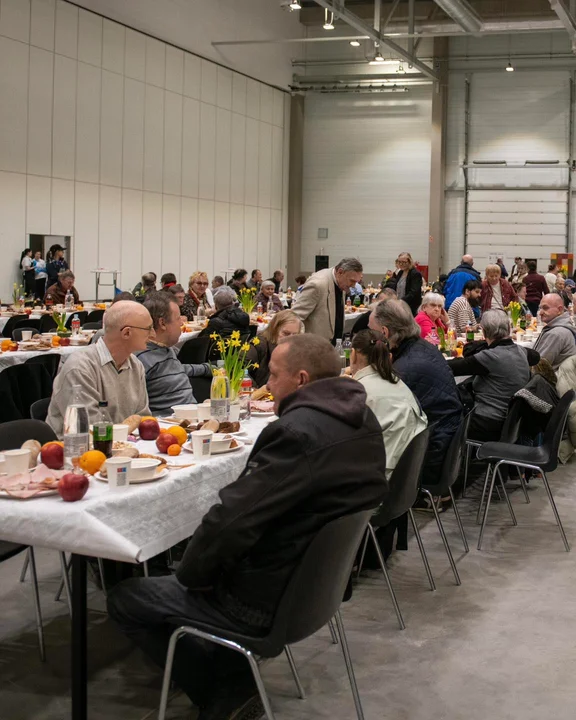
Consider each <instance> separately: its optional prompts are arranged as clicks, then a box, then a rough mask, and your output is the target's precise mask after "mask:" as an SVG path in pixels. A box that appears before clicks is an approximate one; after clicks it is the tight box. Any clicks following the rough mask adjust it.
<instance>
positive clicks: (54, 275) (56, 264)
mask: <svg viewBox="0 0 576 720" xmlns="http://www.w3.org/2000/svg"><path fill="white" fill-rule="evenodd" d="M69 269H70V268H69V267H68V263H67V262H66V260H64V248H63V247H62V245H52V247H51V248H50V250H48V255H47V256H46V272H47V273H48V279H47V281H46V285H47V286H48V287H50V285H54V283H57V282H58V275H60V273H61V272H64V270H69Z"/></svg>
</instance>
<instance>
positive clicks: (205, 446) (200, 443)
mask: <svg viewBox="0 0 576 720" xmlns="http://www.w3.org/2000/svg"><path fill="white" fill-rule="evenodd" d="M212 435H214V433H213V432H212V430H195V431H194V432H192V433H190V437H191V438H192V450H193V451H194V457H195V458H196V460H202V458H207V457H210V454H211V451H212Z"/></svg>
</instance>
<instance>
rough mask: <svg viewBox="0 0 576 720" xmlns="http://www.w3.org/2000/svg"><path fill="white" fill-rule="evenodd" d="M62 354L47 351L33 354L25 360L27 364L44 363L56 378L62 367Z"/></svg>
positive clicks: (51, 375) (52, 376)
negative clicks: (42, 353) (43, 353)
mask: <svg viewBox="0 0 576 720" xmlns="http://www.w3.org/2000/svg"><path fill="white" fill-rule="evenodd" d="M61 360H62V355H59V354H58V353H46V354H45V355H33V356H32V357H30V358H28V359H27V360H25V361H24V364H25V365H42V366H43V367H44V368H46V370H47V371H48V374H49V375H50V377H51V378H52V379H54V378H55V377H56V375H57V373H58V368H59V367H60V361H61Z"/></svg>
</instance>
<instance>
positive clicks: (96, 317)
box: [84, 310, 106, 327]
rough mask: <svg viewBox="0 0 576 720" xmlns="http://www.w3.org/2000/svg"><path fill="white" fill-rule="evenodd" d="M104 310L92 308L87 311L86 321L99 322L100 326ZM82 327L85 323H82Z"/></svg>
mask: <svg viewBox="0 0 576 720" xmlns="http://www.w3.org/2000/svg"><path fill="white" fill-rule="evenodd" d="M105 312H106V310H92V311H91V312H89V313H88V316H87V318H86V322H89V323H100V327H102V318H103V317H104V313H105ZM84 327H86V324H84Z"/></svg>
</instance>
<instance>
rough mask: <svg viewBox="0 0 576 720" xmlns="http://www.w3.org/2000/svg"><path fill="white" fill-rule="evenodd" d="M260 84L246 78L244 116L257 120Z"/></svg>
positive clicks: (258, 115) (258, 116)
mask: <svg viewBox="0 0 576 720" xmlns="http://www.w3.org/2000/svg"><path fill="white" fill-rule="evenodd" d="M260 87H261V86H260V83H258V82H256V80H252V79H251V78H248V79H247V81H246V115H247V116H248V117H249V118H254V119H255V120H258V119H259V118H260Z"/></svg>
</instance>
